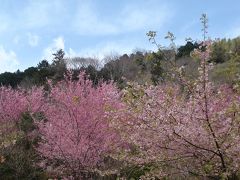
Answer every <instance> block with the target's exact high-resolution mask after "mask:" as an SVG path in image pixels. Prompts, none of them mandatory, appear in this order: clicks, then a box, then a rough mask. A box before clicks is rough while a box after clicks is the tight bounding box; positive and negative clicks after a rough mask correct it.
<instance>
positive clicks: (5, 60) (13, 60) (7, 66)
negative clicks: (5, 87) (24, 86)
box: [0, 46, 19, 73]
mask: <svg viewBox="0 0 240 180" xmlns="http://www.w3.org/2000/svg"><path fill="white" fill-rule="evenodd" d="M18 66H19V61H18V59H17V55H16V53H15V52H14V51H6V50H5V49H4V47H3V46H0V73H3V72H5V71H10V72H14V71H16V70H17V68H18Z"/></svg>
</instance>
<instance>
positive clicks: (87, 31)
mask: <svg viewBox="0 0 240 180" xmlns="http://www.w3.org/2000/svg"><path fill="white" fill-rule="evenodd" d="M172 14H173V11H170V10H169V8H168V7H167V6H166V5H164V4H162V6H160V7H159V6H157V7H155V6H154V5H153V4H151V3H148V2H145V3H140V4H128V5H127V6H126V7H124V8H122V9H120V11H119V12H116V13H115V14H111V15H109V16H108V17H105V18H104V19H103V18H102V16H101V13H99V11H98V10H97V9H96V7H94V5H93V4H91V3H90V2H89V1H88V2H86V1H82V2H81V4H80V5H79V7H78V10H77V13H76V14H75V17H74V18H73V22H72V28H73V29H74V31H76V32H77V33H79V34H81V35H112V34H121V33H126V32H132V31H136V30H145V29H146V28H148V29H149V28H153V27H155V28H159V27H161V26H162V25H163V24H164V23H165V22H167V21H168V20H169V18H170V17H171V16H172Z"/></svg>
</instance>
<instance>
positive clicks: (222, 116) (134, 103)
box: [115, 17, 240, 179]
mask: <svg viewBox="0 0 240 180" xmlns="http://www.w3.org/2000/svg"><path fill="white" fill-rule="evenodd" d="M205 18H206V17H203V19H202V21H203V23H204V26H206V19H205ZM203 31H204V41H203V43H202V47H200V49H197V50H195V52H194V54H195V55H196V57H198V59H199V60H200V66H199V78H198V79H196V80H195V82H194V83H193V84H190V83H188V82H187V81H186V80H184V77H181V74H180V75H179V77H180V79H181V82H182V83H183V86H184V87H185V88H184V89H185V91H184V92H182V90H180V88H179V87H178V86H176V85H173V84H166V85H158V86H147V87H146V86H140V85H135V86H134V85H131V86H129V88H127V89H125V91H124V96H123V97H124V100H125V102H126V103H127V104H128V107H129V108H128V109H127V110H128V112H129V114H131V117H129V118H127V119H119V118H116V119H115V121H116V122H118V123H115V126H116V128H117V129H118V130H119V132H121V135H122V138H123V139H124V140H125V141H127V142H129V144H131V145H132V146H131V148H130V150H126V151H124V152H122V153H123V154H122V156H121V157H122V160H124V161H127V162H128V163H129V164H132V165H137V166H140V167H141V166H146V165H147V166H151V167H152V169H151V171H150V172H149V173H148V174H146V176H145V177H146V178H147V177H149V178H151V177H160V178H161V177H172V178H173V177H174V176H175V177H176V176H177V177H178V176H189V175H194V176H198V177H203V178H204V177H208V178H225V179H227V178H229V179H230V178H234V177H235V175H236V174H237V173H238V172H239V169H240V167H239V165H240V156H239V154H240V143H239V142H240V123H239V122H240V113H239V112H240V95H239V94H238V93H237V92H236V91H234V89H231V88H230V87H227V86H224V85H222V86H221V87H215V86H214V84H213V83H212V82H210V81H209V78H208V74H209V70H210V69H211V65H210V64H208V59H209V54H210V46H211V41H208V40H206V35H205V34H206V32H205V31H206V28H204V29H203Z"/></svg>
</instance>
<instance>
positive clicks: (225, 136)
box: [0, 14, 240, 180]
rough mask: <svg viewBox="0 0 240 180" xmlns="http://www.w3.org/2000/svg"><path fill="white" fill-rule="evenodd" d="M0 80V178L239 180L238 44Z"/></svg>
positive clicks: (60, 60)
mask: <svg viewBox="0 0 240 180" xmlns="http://www.w3.org/2000/svg"><path fill="white" fill-rule="evenodd" d="M201 21H202V24H203V30H202V31H203V40H202V41H192V40H189V39H188V40H187V42H186V44H185V45H182V46H178V47H177V46H175V44H174V39H175V37H174V35H173V34H172V33H170V32H169V33H168V35H167V36H166V38H167V39H169V40H170V43H171V44H170V46H169V47H168V48H160V45H159V44H158V42H157V40H156V35H157V34H156V32H154V31H149V32H148V33H147V36H148V38H149V41H150V43H152V44H153V45H156V47H157V48H158V50H157V51H156V52H154V51H152V52H140V51H137V52H134V53H132V54H123V55H121V56H115V55H111V56H106V57H105V58H104V59H103V60H102V62H100V61H99V60H98V59H95V58H91V57H89V58H83V57H72V58H69V57H66V56H65V52H64V51H63V50H62V49H59V50H58V51H57V52H55V53H54V54H53V57H54V58H53V59H52V60H51V61H48V60H42V61H40V62H39V64H37V65H36V66H35V67H29V68H27V69H26V70H24V71H19V70H18V71H16V72H13V73H11V72H5V73H2V74H0V84H1V86H0V179H3V180H5V179H6V180H8V179H9V180H12V179H13V180H15V179H16V180H17V179H26V180H28V179H40V180H41V179H43V180H45V179H46V180H47V179H72V180H73V179H74V180H75V179H76V180H78V179H80V180H81V179H90V180H91V179H100V180H101V179H103V180H105V179H106V180H111V179H113V180H114V179H118V180H120V179H122V180H125V179H126V180H137V179H142V180H145V179H146V180H151V179H156V180H158V179H228V180H238V179H239V178H240V143H239V142H240V37H237V38H234V39H219V40H214V41H213V40H211V39H208V38H206V34H207V17H206V15H205V14H204V15H203V16H202V18H201Z"/></svg>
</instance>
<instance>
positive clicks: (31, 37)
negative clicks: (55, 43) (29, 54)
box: [27, 33, 39, 47]
mask: <svg viewBox="0 0 240 180" xmlns="http://www.w3.org/2000/svg"><path fill="white" fill-rule="evenodd" d="M27 36H28V44H29V45H30V46H31V47H35V46H37V45H38V41H39V36H37V35H35V34H32V33H28V34H27Z"/></svg>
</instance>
